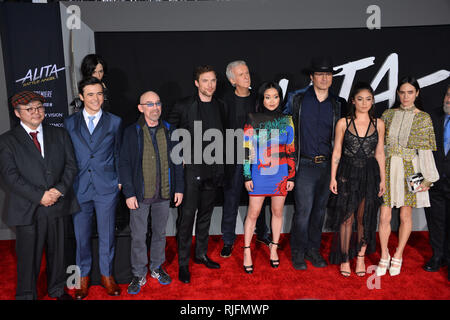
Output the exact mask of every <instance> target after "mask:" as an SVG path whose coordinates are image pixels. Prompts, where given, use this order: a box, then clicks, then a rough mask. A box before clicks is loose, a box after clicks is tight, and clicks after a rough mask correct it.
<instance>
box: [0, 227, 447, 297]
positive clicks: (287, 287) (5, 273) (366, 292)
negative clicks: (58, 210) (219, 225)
mask: <svg viewBox="0 0 450 320" xmlns="http://www.w3.org/2000/svg"><path fill="white" fill-rule="evenodd" d="M288 240H289V234H283V235H282V239H281V244H282V246H283V247H282V250H280V251H279V256H280V260H281V262H280V267H279V268H278V269H272V268H271V267H270V265H269V250H268V248H267V247H266V246H264V245H262V244H259V243H258V244H255V243H254V242H253V243H252V254H253V264H254V267H255V271H254V273H253V274H251V275H248V274H246V273H244V270H243V268H242V249H241V246H242V245H243V236H242V235H241V236H238V238H237V241H236V245H235V248H234V250H233V255H232V256H231V257H230V258H226V259H225V258H221V257H220V256H219V252H220V250H221V248H222V244H223V243H222V240H221V237H220V236H212V237H211V239H210V244H209V256H210V257H211V258H212V259H213V260H215V261H217V262H219V263H220V264H221V269H220V270H210V269H207V268H206V267H205V266H203V265H196V264H193V263H192V264H191V266H190V270H191V273H192V278H191V283H190V284H183V283H181V282H180V281H178V262H177V254H176V243H175V238H174V237H168V238H167V251H166V257H167V261H166V263H165V267H166V270H167V272H168V273H169V274H170V275H171V277H172V279H173V281H172V283H171V284H170V285H167V286H163V285H160V284H159V283H158V282H157V280H155V279H153V278H151V277H148V281H147V284H146V285H145V286H144V287H143V288H142V290H141V292H140V293H139V294H138V295H129V294H127V292H126V289H127V285H126V284H123V285H120V286H121V288H122V294H121V296H119V297H109V296H108V295H106V293H105V292H104V289H103V288H102V287H100V286H92V287H91V289H90V291H89V296H88V298H87V300H96V299H97V300H141V299H142V300H144V299H150V300H299V299H300V300H301V299H305V300H315V299H319V300H334V299H339V300H347V299H350V300H354V299H359V300H411V299H412V300H449V299H450V283H449V282H448V281H447V267H445V268H442V269H441V270H440V271H439V272H426V271H424V270H422V265H423V264H424V263H425V262H426V261H427V260H428V259H429V258H430V257H431V248H430V246H429V243H428V232H413V233H412V235H411V238H410V240H409V242H408V246H407V247H406V249H405V252H404V262H403V268H402V273H401V274H400V275H399V276H396V277H391V276H390V275H389V274H387V275H386V276H384V277H381V278H380V283H379V289H376V288H373V289H369V288H368V285H367V282H370V283H372V284H373V285H375V284H376V282H375V280H374V279H373V278H374V273H373V271H372V272H371V274H367V275H366V276H365V277H364V278H359V277H357V276H356V275H355V273H354V265H353V264H352V272H353V273H352V276H351V277H350V278H344V277H342V276H340V275H339V273H338V269H339V267H338V266H337V265H331V266H328V267H326V268H323V269H318V268H314V267H313V266H312V265H311V264H310V263H309V262H307V264H308V270H306V271H297V270H295V269H294V268H293V267H292V264H291V262H290V258H291V255H290V248H289V241H288ZM330 243H331V234H330V233H324V235H323V248H325V249H324V251H323V253H324V254H325V257H327V255H328V248H329V246H330ZM396 243H397V239H396V236H395V234H393V235H392V236H391V243H390V246H389V247H390V252H391V254H393V252H394V251H395V244H396ZM14 244H15V242H14V241H0V256H1V257H2V258H1V261H0V275H1V276H0V289H1V290H0V299H1V300H10V299H14V295H15V287H16V258H15V252H14ZM378 260H379V248H378V251H377V252H376V253H374V254H373V255H371V256H369V257H367V258H366V267H369V266H370V265H375V264H376V263H378ZM43 268H44V266H43ZM368 280H369V281H368ZM370 280H372V281H370ZM71 293H73V291H71ZM38 294H39V298H40V299H49V297H48V296H47V295H46V277H45V273H44V272H42V273H41V276H40V279H39V293H38Z"/></svg>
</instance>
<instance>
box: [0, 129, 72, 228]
mask: <svg viewBox="0 0 450 320" xmlns="http://www.w3.org/2000/svg"><path fill="white" fill-rule="evenodd" d="M43 136H44V152H45V158H42V156H41V154H40V152H39V151H38V149H37V148H36V146H35V145H34V143H33V140H32V139H31V138H30V137H29V135H28V134H27V132H26V131H25V129H24V128H23V127H22V126H21V125H18V126H17V127H15V128H13V129H11V130H10V131H8V132H6V133H4V134H2V135H1V136H0V175H1V179H2V182H3V185H4V186H5V187H6V190H5V191H6V196H7V203H8V208H7V212H6V221H5V223H6V224H7V225H8V226H19V225H30V224H32V223H33V222H34V217H35V215H36V211H37V210H38V209H39V210H43V211H44V212H45V213H47V214H48V216H50V217H60V216H64V215H69V214H71V213H74V212H76V211H78V210H79V209H80V208H79V205H78V202H77V200H76V198H75V196H74V192H73V187H72V185H73V180H74V178H75V176H76V174H77V164H76V160H75V156H74V153H73V147H72V142H71V140H70V137H69V135H68V134H67V132H66V131H65V130H64V129H62V128H57V127H53V126H47V125H44V124H43ZM51 188H56V189H58V190H59V191H60V192H61V193H62V194H63V196H61V197H60V198H59V199H58V201H57V202H56V203H55V204H54V205H52V206H50V207H44V206H42V205H40V201H41V199H42V196H43V195H44V192H45V191H46V190H49V189H51Z"/></svg>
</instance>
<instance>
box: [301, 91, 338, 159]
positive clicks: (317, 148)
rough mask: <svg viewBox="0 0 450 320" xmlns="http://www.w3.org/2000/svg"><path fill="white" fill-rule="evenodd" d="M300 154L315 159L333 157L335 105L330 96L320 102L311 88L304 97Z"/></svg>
mask: <svg viewBox="0 0 450 320" xmlns="http://www.w3.org/2000/svg"><path fill="white" fill-rule="evenodd" d="M299 123H300V141H301V145H300V154H301V155H305V156H309V157H315V156H319V155H324V156H327V157H330V156H331V152H332V150H331V134H332V130H333V104H332V103H331V99H330V97H329V96H328V97H327V98H326V99H325V100H324V101H322V102H320V101H319V100H318V99H317V97H316V93H315V91H314V87H312V86H311V88H309V89H308V90H307V91H306V92H305V95H304V97H303V102H302V111H301V116H300V121H299Z"/></svg>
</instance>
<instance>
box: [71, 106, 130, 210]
mask: <svg viewBox="0 0 450 320" xmlns="http://www.w3.org/2000/svg"><path fill="white" fill-rule="evenodd" d="M121 123H122V120H121V119H120V118H119V117H117V116H115V115H113V114H111V113H109V112H106V111H103V113H102V116H101V118H100V120H99V122H98V124H97V126H96V127H95V130H94V132H93V133H92V135H90V134H89V130H88V128H87V126H86V122H85V121H84V117H83V112H82V111H79V112H76V113H74V114H72V115H71V116H69V117H68V118H66V119H65V121H64V127H65V128H66V130H67V131H68V132H69V135H70V138H71V139H72V143H73V147H74V150H75V156H76V159H77V164H78V170H79V172H78V175H77V177H76V178H75V182H74V189H75V192H76V194H77V197H78V200H79V201H80V202H82V199H83V194H84V193H85V191H86V190H87V188H88V186H89V184H90V183H91V182H92V183H93V184H94V187H95V190H96V192H97V193H98V194H100V195H106V194H110V193H113V192H115V191H118V184H119V183H120V182H119V151H120V142H121ZM91 179H92V180H91ZM80 199H81V200H80Z"/></svg>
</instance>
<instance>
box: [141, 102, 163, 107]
mask: <svg viewBox="0 0 450 320" xmlns="http://www.w3.org/2000/svg"><path fill="white" fill-rule="evenodd" d="M155 105H156V106H157V107H161V101H158V102H147V103H141V106H147V107H149V108H153V107H154V106H155Z"/></svg>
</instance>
